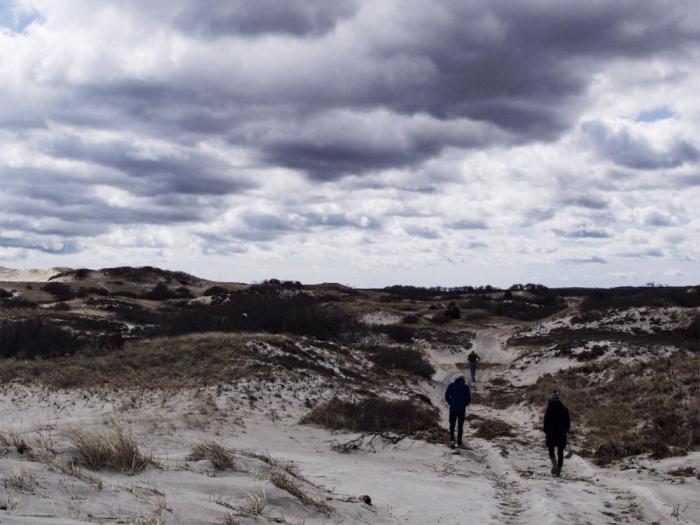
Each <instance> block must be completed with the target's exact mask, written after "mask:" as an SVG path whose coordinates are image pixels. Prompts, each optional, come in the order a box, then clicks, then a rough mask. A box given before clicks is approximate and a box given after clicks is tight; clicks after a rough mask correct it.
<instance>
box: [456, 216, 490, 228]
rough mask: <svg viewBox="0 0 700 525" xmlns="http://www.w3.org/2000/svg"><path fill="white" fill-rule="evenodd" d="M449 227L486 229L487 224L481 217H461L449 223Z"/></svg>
mask: <svg viewBox="0 0 700 525" xmlns="http://www.w3.org/2000/svg"><path fill="white" fill-rule="evenodd" d="M448 226H449V227H450V228H452V229H454V230H486V229H488V224H487V223H486V221H485V220H483V219H461V220H458V221H454V222H451V223H449V225H448Z"/></svg>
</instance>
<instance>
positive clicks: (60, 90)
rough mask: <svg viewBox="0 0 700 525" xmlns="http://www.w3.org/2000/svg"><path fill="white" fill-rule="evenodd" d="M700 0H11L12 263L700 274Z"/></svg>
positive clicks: (443, 274)
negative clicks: (698, 0) (612, 0)
mask: <svg viewBox="0 0 700 525" xmlns="http://www.w3.org/2000/svg"><path fill="white" fill-rule="evenodd" d="M699 63H700V2H697V1H696V0H674V1H669V0H665V1H658V0H635V1H632V0H616V1H615V2H611V1H609V0H588V1H586V2H581V1H580V0H576V1H570V0H527V1H525V0H524V1H520V2H512V1H507V0H430V1H428V0H424V1H422V0H284V1H282V0H208V1H207V2H201V1H198V0H103V1H100V2H94V1H91V0H61V1H60V2H59V1H56V0H0V185H1V186H0V265H2V266H8V267H16V268H36V267H40V268H44V267H53V266H68V267H74V268H77V267H91V268H99V267H107V266H117V265H131V266H141V265H153V266H159V267H163V268H169V269H176V270H183V271H187V272H190V273H194V274H196V275H199V276H202V277H207V278H210V279H214V280H226V281H242V282H253V281H259V280H262V279H266V278H272V277H276V278H281V279H293V280H301V281H303V282H323V281H332V282H340V283H343V284H348V285H352V286H360V287H370V286H371V287H375V286H385V285H392V284H414V285H423V286H434V285H443V286H455V285H483V284H487V283H488V284H492V285H496V286H508V285H510V284H512V283H518V282H538V283H544V284H546V285H549V286H618V285H638V284H645V283H647V282H656V283H663V284H672V285H673V284H696V283H698V282H700V263H699V260H700V204H699V203H700V138H699V137H700V96H698V93H700V68H698V64H699Z"/></svg>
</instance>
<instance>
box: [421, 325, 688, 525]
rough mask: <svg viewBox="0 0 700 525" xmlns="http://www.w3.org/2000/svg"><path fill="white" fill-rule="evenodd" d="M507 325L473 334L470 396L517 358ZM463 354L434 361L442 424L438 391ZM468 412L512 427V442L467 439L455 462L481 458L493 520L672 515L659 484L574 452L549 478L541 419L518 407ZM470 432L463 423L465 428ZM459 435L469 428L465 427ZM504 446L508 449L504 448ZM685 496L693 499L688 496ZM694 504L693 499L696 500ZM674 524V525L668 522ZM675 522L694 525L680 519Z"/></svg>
mask: <svg viewBox="0 0 700 525" xmlns="http://www.w3.org/2000/svg"><path fill="white" fill-rule="evenodd" d="M512 330H513V328H512V327H505V328H488V329H484V330H481V331H479V332H478V333H477V335H476V338H475V340H474V345H473V348H474V350H475V351H476V352H477V353H478V354H479V355H480V357H481V361H482V363H483V364H484V367H483V368H480V369H479V371H478V373H477V379H478V382H477V384H476V385H474V384H473V383H471V380H470V379H469V374H468V371H466V374H465V375H466V376H467V378H468V379H469V382H470V385H471V387H472V389H473V391H475V392H478V393H479V395H480V396H488V395H489V388H488V381H489V379H491V378H494V377H498V376H499V375H500V374H502V373H503V372H504V371H505V369H506V368H507V365H508V364H510V363H511V362H513V361H514V360H515V359H516V358H517V353H516V352H514V351H511V350H508V349H506V348H504V346H503V342H504V341H505V340H506V339H507V337H508V336H509V334H510V333H511V331H512ZM466 355H467V353H466V352H465V353H461V354H460V353H458V354H448V353H444V352H441V353H440V355H439V356H435V357H437V359H436V362H437V369H438V371H437V373H436V375H435V379H436V385H437V387H438V388H436V389H435V391H434V392H433V394H432V395H433V401H434V403H435V404H436V405H437V406H438V407H440V409H441V412H442V417H443V421H444V422H445V426H446V423H447V413H448V410H447V406H446V404H445V402H444V400H443V397H442V396H443V394H444V389H445V388H446V387H447V385H448V384H449V383H450V382H451V381H452V380H453V379H454V378H455V377H456V376H458V375H459V374H462V373H465V370H462V369H459V368H457V364H461V365H463V363H464V362H465V361H466ZM470 413H471V414H474V415H476V414H478V415H479V416H481V417H489V418H498V419H502V420H504V421H507V422H509V423H511V424H512V425H514V426H515V427H516V428H517V434H518V437H519V438H521V439H519V440H518V442H517V443H514V442H513V441H512V440H508V441H501V440H498V439H497V440H493V441H486V440H483V439H476V438H467V439H465V442H466V443H467V446H468V447H469V449H468V450H467V451H463V452H462V456H457V457H458V458H460V457H465V456H466V457H467V458H468V457H470V456H473V455H475V456H478V457H482V458H484V462H485V471H484V475H485V477H486V478H487V479H488V480H489V481H490V483H491V484H492V487H493V489H494V493H495V495H496V499H497V500H498V504H497V506H498V512H499V514H498V516H497V517H496V520H497V521H496V522H499V523H506V524H534V523H537V524H558V523H573V524H598V523H631V524H634V523H666V522H668V520H669V517H670V514H671V512H672V511H673V507H672V505H671V504H670V503H669V502H668V501H665V502H664V498H663V496H662V495H660V494H659V493H658V492H659V490H658V488H657V487H658V483H652V482H645V481H640V480H638V479H635V477H634V476H633V475H631V474H629V473H620V472H616V471H609V470H606V469H599V468H597V467H595V466H593V465H591V464H590V463H589V462H588V461H586V460H585V459H584V458H582V457H580V456H578V455H576V454H574V455H573V456H572V457H570V458H569V459H567V460H566V461H565V466H564V472H563V474H562V477H561V478H558V479H557V478H553V477H552V476H551V474H550V472H549V468H550V463H549V458H548V457H547V454H546V450H545V449H544V446H543V435H542V433H541V432H540V431H539V428H538V427H539V419H540V418H541V414H540V413H535V412H534V411H532V410H531V409H527V408H524V407H509V408H508V409H505V410H495V409H492V408H490V407H488V406H486V405H480V404H477V403H474V404H472V406H471V407H470ZM468 426H469V423H468V420H467V424H466V427H468ZM465 433H468V430H466V429H465ZM506 443H507V448H506ZM686 498H691V496H689V495H688V496H686ZM695 499H697V498H695ZM674 521H675V520H674ZM676 523H688V524H691V523H697V522H694V521H688V520H684V519H683V518H681V519H680V520H678V521H676Z"/></svg>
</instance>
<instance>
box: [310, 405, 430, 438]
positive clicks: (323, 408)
mask: <svg viewBox="0 0 700 525" xmlns="http://www.w3.org/2000/svg"><path fill="white" fill-rule="evenodd" d="M302 422H303V423H313V424H317V425H321V426H324V427H327V428H330V429H333V430H349V431H352V432H397V433H401V434H414V433H416V432H420V431H426V430H432V429H433V428H434V427H436V426H437V425H438V411H437V410H436V409H435V408H434V407H432V406H428V405H426V404H424V403H421V402H418V401H414V400H395V399H391V400H390V399H383V398H381V397H375V398H368V399H363V400H361V401H356V402H352V401H341V400H340V399H338V398H334V399H332V400H331V401H329V402H327V403H324V404H322V405H319V406H317V407H316V408H314V409H313V410H312V411H311V412H310V413H309V414H307V415H306V416H305V417H304V418H303V419H302Z"/></svg>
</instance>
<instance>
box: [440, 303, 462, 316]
mask: <svg viewBox="0 0 700 525" xmlns="http://www.w3.org/2000/svg"><path fill="white" fill-rule="evenodd" d="M444 315H445V317H447V318H449V319H460V318H461V317H462V314H461V313H460V311H459V308H458V307H457V305H456V304H455V303H450V304H448V305H447V310H445V312H444Z"/></svg>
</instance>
